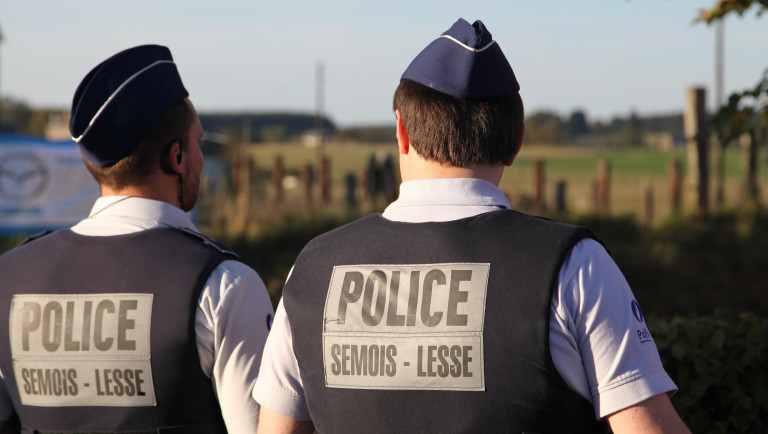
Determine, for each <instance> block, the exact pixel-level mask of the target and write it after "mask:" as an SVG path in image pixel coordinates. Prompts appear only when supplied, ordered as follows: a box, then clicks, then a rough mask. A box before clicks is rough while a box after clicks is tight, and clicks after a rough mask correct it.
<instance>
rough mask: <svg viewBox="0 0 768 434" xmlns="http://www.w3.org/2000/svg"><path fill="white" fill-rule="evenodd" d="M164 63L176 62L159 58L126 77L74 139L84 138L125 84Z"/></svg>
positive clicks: (76, 141) (77, 140)
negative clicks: (81, 132)
mask: <svg viewBox="0 0 768 434" xmlns="http://www.w3.org/2000/svg"><path fill="white" fill-rule="evenodd" d="M162 63H170V64H172V65H173V64H174V63H173V61H172V60H158V61H155V62H154V63H151V64H149V65H147V66H145V67H144V68H142V69H140V70H139V71H137V72H136V73H135V74H133V75H132V76H130V77H128V79H126V80H125V81H124V82H123V83H122V84H121V85H120V86H118V88H117V89H115V91H114V92H112V95H110V96H109V98H107V100H106V101H104V104H102V105H101V107H100V108H99V110H98V111H97V112H96V114H95V115H93V118H92V119H91V121H90V122H88V127H87V128H86V129H85V131H83V134H80V136H79V137H77V138H75V137H72V140H74V141H75V143H80V140H82V139H83V137H84V136H85V135H86V134H88V131H90V129H91V127H92V126H93V123H94V122H96V118H98V117H99V115H100V114H101V112H103V111H104V109H105V108H107V105H109V103H110V102H112V99H113V98H115V96H117V94H118V93H119V92H120V91H121V90H123V88H124V87H125V86H127V85H128V83H130V82H131V81H133V80H134V79H135V78H136V77H138V76H139V75H141V74H143V73H144V72H146V71H147V70H148V69H150V68H153V67H155V66H157V65H160V64H162Z"/></svg>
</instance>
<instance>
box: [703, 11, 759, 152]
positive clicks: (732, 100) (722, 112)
mask: <svg viewBox="0 0 768 434" xmlns="http://www.w3.org/2000/svg"><path fill="white" fill-rule="evenodd" d="M749 9H757V15H758V16H760V15H762V14H763V13H764V12H766V11H768V0H718V1H717V2H716V3H715V4H714V5H713V6H712V7H711V8H709V9H704V10H701V11H700V12H699V17H698V18H697V19H696V21H698V22H706V23H707V24H712V23H714V22H717V21H720V20H722V19H724V18H725V17H726V16H728V15H733V14H738V15H739V16H742V15H744V13H745V12H746V11H747V10H749ZM711 125H712V128H713V130H714V132H715V134H716V135H717V136H718V140H719V141H720V145H721V146H725V145H727V144H728V143H729V142H730V141H732V140H734V139H736V138H738V137H739V136H741V135H742V134H744V133H751V134H757V135H758V136H762V137H765V134H766V129H768V69H766V70H765V71H764V72H763V76H762V77H761V78H760V79H759V80H758V82H757V84H756V85H755V86H754V87H753V88H752V89H747V90H744V91H742V92H737V93H734V94H732V95H731V96H730V97H729V98H728V102H727V103H726V104H724V105H723V106H721V107H720V108H719V109H718V110H717V112H716V113H715V114H714V116H713V117H712V120H711Z"/></svg>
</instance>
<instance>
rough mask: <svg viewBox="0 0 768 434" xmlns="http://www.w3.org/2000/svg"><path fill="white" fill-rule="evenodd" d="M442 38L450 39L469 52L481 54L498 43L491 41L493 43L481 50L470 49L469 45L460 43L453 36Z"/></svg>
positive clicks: (443, 36)
mask: <svg viewBox="0 0 768 434" xmlns="http://www.w3.org/2000/svg"><path fill="white" fill-rule="evenodd" d="M440 37H441V38H446V39H450V40H451V41H453V42H455V43H457V44H459V45H461V46H462V47H464V48H466V49H467V50H469V51H474V52H475V53H481V52H483V51H485V50H486V49H487V48H488V47H490V46H491V45H493V44H495V43H496V41H491V42H489V43H488V44H487V45H485V46H484V47H481V48H472V47H470V46H469V45H467V44H465V43H463V42H461V41H459V40H458V39H456V38H454V37H453V36H450V35H440Z"/></svg>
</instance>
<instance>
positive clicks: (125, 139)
mask: <svg viewBox="0 0 768 434" xmlns="http://www.w3.org/2000/svg"><path fill="white" fill-rule="evenodd" d="M187 96H189V93H188V92H187V90H186V89H185V88H184V84H183V83H182V82H181V77H179V72H178V70H177V69H176V64H175V63H173V58H172V57H171V51H170V50H169V49H168V48H166V47H163V46H160V45H141V46H138V47H133V48H129V49H127V50H125V51H121V52H119V53H117V54H115V55H114V56H112V57H110V58H109V59H107V60H105V61H103V62H102V63H100V64H99V65H98V66H96V67H95V68H93V69H92V70H91V72H89V73H88V75H86V76H85V78H84V79H83V81H82V82H81V83H80V85H79V86H78V87H77V90H76V91H75V96H74V98H73V99H72V116H71V118H70V121H69V132H70V133H71V134H72V139H73V140H74V141H75V142H77V144H78V145H80V151H81V152H82V153H83V156H84V157H85V158H87V159H88V161H90V162H91V163H93V164H95V165H97V166H101V167H109V166H112V165H113V164H115V163H117V162H118V161H120V160H121V159H122V158H124V157H126V156H128V155H129V154H130V153H131V151H132V150H133V148H134V147H135V146H136V145H137V144H138V143H139V141H140V140H141V138H142V137H144V135H145V134H146V133H147V132H149V130H150V129H151V128H152V125H153V124H154V123H155V121H156V120H157V119H158V118H160V116H161V115H162V114H163V113H165V111H166V110H168V109H169V108H170V107H171V106H172V105H173V104H175V103H176V102H178V101H180V100H181V99H183V98H186V97H187Z"/></svg>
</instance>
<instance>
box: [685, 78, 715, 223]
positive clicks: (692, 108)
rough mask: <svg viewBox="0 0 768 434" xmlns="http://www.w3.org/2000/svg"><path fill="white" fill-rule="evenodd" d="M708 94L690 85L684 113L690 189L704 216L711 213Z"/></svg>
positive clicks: (699, 210)
mask: <svg viewBox="0 0 768 434" xmlns="http://www.w3.org/2000/svg"><path fill="white" fill-rule="evenodd" d="M706 95H707V92H706V89H704V88H700V87H690V88H688V92H687V94H686V101H685V112H684V113H683V130H684V132H685V140H686V149H687V152H688V182H687V183H688V191H689V192H690V194H691V195H692V196H693V198H694V203H695V204H696V210H697V212H698V213H699V214H701V215H706V214H707V213H708V212H709V137H708V136H709V132H708V130H709V119H708V118H707V106H706Z"/></svg>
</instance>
